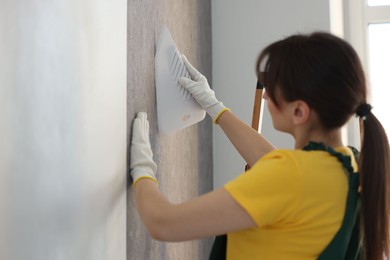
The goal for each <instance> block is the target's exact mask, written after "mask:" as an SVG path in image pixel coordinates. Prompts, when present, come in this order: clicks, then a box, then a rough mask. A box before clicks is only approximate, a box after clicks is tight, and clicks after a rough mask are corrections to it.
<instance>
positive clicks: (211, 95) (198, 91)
mask: <svg viewBox="0 0 390 260" xmlns="http://www.w3.org/2000/svg"><path fill="white" fill-rule="evenodd" d="M182 58H183V61H184V64H185V66H186V67H187V70H188V73H189V74H190V76H191V79H189V78H185V77H182V78H180V79H179V84H180V85H181V86H182V87H184V88H185V89H187V90H188V91H189V92H190V93H191V94H192V95H193V97H194V98H195V100H196V101H197V102H198V103H199V105H200V106H201V107H202V108H203V109H204V110H206V112H207V114H209V115H210V116H211V118H212V119H213V121H214V123H217V120H218V117H219V116H220V115H221V114H222V113H223V112H225V111H227V110H230V109H228V108H226V107H225V106H224V105H223V104H222V102H220V101H218V100H217V98H216V97H215V92H214V91H213V90H212V89H211V88H210V86H209V83H207V79H206V77H205V76H203V75H202V74H201V73H200V72H199V71H197V70H196V69H195V68H194V67H193V66H192V65H191V64H190V63H189V62H188V60H187V58H186V57H185V56H184V55H182Z"/></svg>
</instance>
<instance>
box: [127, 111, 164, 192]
mask: <svg viewBox="0 0 390 260" xmlns="http://www.w3.org/2000/svg"><path fill="white" fill-rule="evenodd" d="M130 153H131V154H130V175H131V177H132V178H133V187H134V185H135V184H136V183H137V181H139V180H140V179H142V178H148V179H151V180H153V181H155V182H156V183H157V180H156V171H157V165H156V164H155V162H154V161H153V152H152V148H151V147H150V141H149V122H148V119H147V115H146V113H145V112H139V113H138V114H137V117H136V119H134V122H133V132H132V139H131V148H130Z"/></svg>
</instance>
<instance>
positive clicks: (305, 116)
mask: <svg viewBox="0 0 390 260" xmlns="http://www.w3.org/2000/svg"><path fill="white" fill-rule="evenodd" d="M310 113H311V109H310V107H309V105H308V104H307V103H306V102H305V101H302V100H298V101H295V102H294V115H293V123H294V124H295V125H302V124H304V123H306V122H307V121H308V120H309V118H310Z"/></svg>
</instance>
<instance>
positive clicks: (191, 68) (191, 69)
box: [181, 54, 202, 81]
mask: <svg viewBox="0 0 390 260" xmlns="http://www.w3.org/2000/svg"><path fill="white" fill-rule="evenodd" d="M181 57H182V59H183V62H184V65H186V68H187V70H188V73H189V74H190V76H191V78H192V79H193V80H195V81H198V80H199V78H200V77H201V75H202V74H200V72H199V71H198V70H197V69H195V68H194V66H192V65H191V63H190V62H189V61H188V60H187V57H186V56H184V55H183V54H182V55H181Z"/></svg>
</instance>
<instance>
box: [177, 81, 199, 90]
mask: <svg viewBox="0 0 390 260" xmlns="http://www.w3.org/2000/svg"><path fill="white" fill-rule="evenodd" d="M177 81H178V82H179V84H180V86H182V87H183V88H185V89H189V88H190V87H191V86H192V85H193V83H195V82H194V81H193V80H192V79H189V78H186V77H181V78H179V79H178V80H177ZM189 91H190V90H189ZM190 92H191V91H190Z"/></svg>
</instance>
